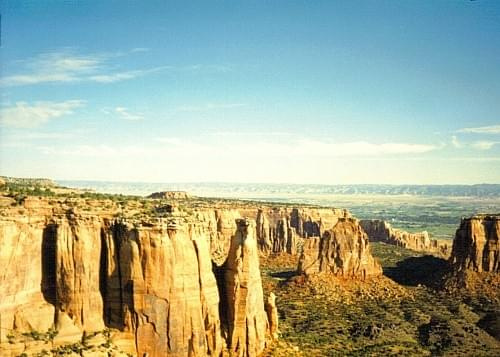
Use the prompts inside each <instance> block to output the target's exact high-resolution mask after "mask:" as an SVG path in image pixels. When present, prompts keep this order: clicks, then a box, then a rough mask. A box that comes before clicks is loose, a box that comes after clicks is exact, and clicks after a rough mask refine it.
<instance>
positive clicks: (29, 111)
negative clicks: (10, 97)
mask: <svg viewBox="0 0 500 357" xmlns="http://www.w3.org/2000/svg"><path fill="white" fill-rule="evenodd" d="M84 104H85V101H83V100H67V101H64V102H35V103H34V104H31V105H30V104H28V103H26V102H17V103H16V105H15V106H11V107H8V108H5V109H2V110H1V115H0V117H1V122H2V125H3V126H7V127H13V128H34V127H37V126H40V125H42V124H44V123H46V122H48V121H49V120H51V119H54V118H58V117H61V116H64V115H68V114H72V113H73V110H74V109H76V108H79V107H82V106H83V105H84Z"/></svg>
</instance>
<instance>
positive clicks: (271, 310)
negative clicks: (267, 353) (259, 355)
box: [265, 292, 278, 340]
mask: <svg viewBox="0 0 500 357" xmlns="http://www.w3.org/2000/svg"><path fill="white" fill-rule="evenodd" d="M265 308H266V313H267V321H268V322H269V332H270V333H271V337H272V338H273V339H274V340H275V339H277V338H278V309H277V308H276V295H274V293H272V292H271V293H269V296H268V297H267V299H266V303H265Z"/></svg>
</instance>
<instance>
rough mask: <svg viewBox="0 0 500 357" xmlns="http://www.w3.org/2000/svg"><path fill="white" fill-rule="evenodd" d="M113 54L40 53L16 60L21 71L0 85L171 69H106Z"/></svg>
mask: <svg viewBox="0 0 500 357" xmlns="http://www.w3.org/2000/svg"><path fill="white" fill-rule="evenodd" d="M135 52H138V51H137V50H136V51H135ZM113 57H116V56H113V55H111V54H91V55H81V54H75V53H73V52H72V51H69V50H64V51H61V52H50V53H44V54H40V55H38V56H36V57H34V58H31V59H29V60H25V61H20V64H21V65H23V71H22V72H21V73H18V74H14V75H7V76H5V77H3V78H1V79H0V85H2V86H6V87H8V86H23V85H34V84H40V83H71V82H83V81H90V82H98V83H112V82H117V81H123V80H129V79H133V78H137V77H140V76H144V75H147V74H151V73H154V72H158V71H162V70H167V69H171V68H172V67H170V66H159V67H154V68H146V69H138V70H122V71H120V70H115V69H110V63H109V62H110V59H111V58H113Z"/></svg>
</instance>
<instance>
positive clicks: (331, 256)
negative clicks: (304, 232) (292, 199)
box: [298, 218, 382, 279]
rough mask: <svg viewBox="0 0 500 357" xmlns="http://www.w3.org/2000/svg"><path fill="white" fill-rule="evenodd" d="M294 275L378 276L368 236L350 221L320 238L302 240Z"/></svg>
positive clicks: (341, 220) (338, 224)
mask: <svg viewBox="0 0 500 357" xmlns="http://www.w3.org/2000/svg"><path fill="white" fill-rule="evenodd" d="M298 273H302V274H305V275H310V274H316V273H330V274H334V275H338V276H343V277H358V278H362V279H365V278H367V277H370V276H378V275H381V274H382V268H381V267H380V265H379V264H378V263H377V262H376V261H375V259H374V258H373V256H372V255H371V253H370V249H369V243H368V237H367V235H366V233H365V232H364V231H363V229H362V228H361V226H360V225H359V221H357V220H356V219H353V218H347V219H340V220H339V221H338V222H337V224H336V225H335V226H334V227H333V228H332V229H330V230H327V231H325V232H324V233H323V235H322V236H321V237H314V238H309V239H306V240H305V242H304V249H303V252H302V255H301V256H300V259H299V265H298Z"/></svg>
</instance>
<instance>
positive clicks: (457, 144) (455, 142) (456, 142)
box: [451, 135, 463, 149]
mask: <svg viewBox="0 0 500 357" xmlns="http://www.w3.org/2000/svg"><path fill="white" fill-rule="evenodd" d="M451 145H453V147H454V148H457V149H459V148H461V147H462V146H463V145H462V143H461V142H460V141H459V140H458V138H457V137H456V135H453V136H452V137H451Z"/></svg>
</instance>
